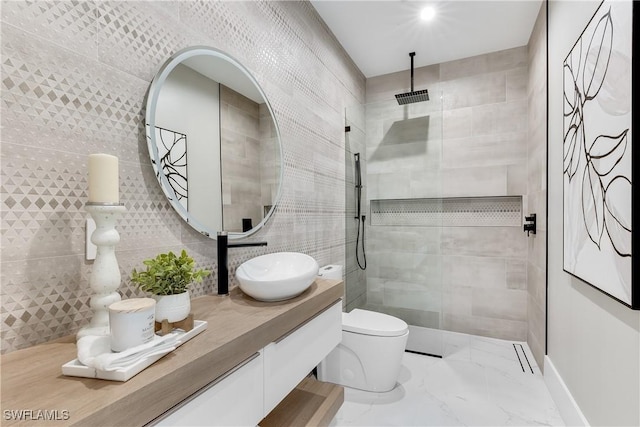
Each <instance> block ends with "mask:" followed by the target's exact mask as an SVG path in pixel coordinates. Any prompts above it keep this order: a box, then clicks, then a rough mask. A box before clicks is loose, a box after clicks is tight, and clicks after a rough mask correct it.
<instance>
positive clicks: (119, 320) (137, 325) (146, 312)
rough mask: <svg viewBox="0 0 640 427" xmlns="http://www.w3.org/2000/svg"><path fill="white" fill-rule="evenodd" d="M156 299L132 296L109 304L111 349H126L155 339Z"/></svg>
mask: <svg viewBox="0 0 640 427" xmlns="http://www.w3.org/2000/svg"><path fill="white" fill-rule="evenodd" d="M155 310H156V301H155V300H154V299H152V298H131V299H125V300H122V301H118V302H114V303H113V304H111V305H110V306H109V328H110V330H111V350H112V351H124V350H126V349H128V348H131V347H135V346H138V345H142V344H145V343H147V342H149V341H151V340H152V339H153V335H154V333H155V331H154V326H155V324H154V322H155Z"/></svg>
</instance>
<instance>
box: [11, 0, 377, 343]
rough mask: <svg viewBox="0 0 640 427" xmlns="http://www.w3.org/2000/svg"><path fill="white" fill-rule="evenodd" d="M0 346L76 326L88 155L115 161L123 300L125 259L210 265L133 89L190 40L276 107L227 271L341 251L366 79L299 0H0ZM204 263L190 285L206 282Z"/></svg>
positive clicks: (84, 316)
mask: <svg viewBox="0 0 640 427" xmlns="http://www.w3.org/2000/svg"><path fill="white" fill-rule="evenodd" d="M1 31H2V33H1V40H2V106H1V108H2V110H1V113H2V136H1V137H2V147H1V157H0V162H1V166H2V170H1V178H2V183H1V198H2V226H1V227H2V228H1V243H2V254H1V262H2V266H1V268H2V271H1V281H2V312H1V328H2V331H1V341H2V347H1V349H2V352H8V351H13V350H16V349H19V348H23V347H28V346H31V345H34V344H37V343H42V342H45V341H49V340H51V339H53V338H57V337H61V336H64V335H67V334H70V333H74V332H75V331H76V330H77V329H78V328H79V327H80V326H82V325H83V324H85V323H86V322H87V321H88V320H89V314H90V313H89V305H88V303H89V297H90V290H89V287H88V277H89V275H90V272H91V267H92V263H91V262H87V261H85V260H84V240H85V235H84V234H85V232H84V221H85V218H86V217H87V214H86V212H85V211H84V208H83V206H84V204H85V202H86V201H87V200H86V198H87V193H86V188H87V182H86V181H87V176H86V171H87V156H88V155H89V154H91V153H96V152H105V153H109V154H113V155H116V156H118V157H119V159H120V194H121V201H122V202H124V204H125V206H126V208H127V213H126V214H124V215H123V216H122V217H121V219H120V220H119V221H118V225H117V230H118V232H119V233H120V236H121V241H120V244H119V245H118V246H117V252H116V254H117V257H118V260H119V264H120V269H121V273H122V277H123V284H122V286H121V288H120V291H121V293H122V294H123V295H124V296H125V297H129V296H132V295H135V294H136V291H135V290H134V288H133V287H132V286H131V284H130V282H129V275H130V272H131V270H132V268H134V267H139V266H140V265H141V262H142V260H143V259H145V258H149V257H153V256H155V255H156V254H158V253H159V252H165V251H168V250H174V251H177V250H180V249H182V248H186V249H187V250H188V251H189V253H190V254H191V255H193V256H194V258H195V259H196V261H197V262H198V264H199V265H201V266H203V267H205V268H208V269H210V270H213V271H214V273H215V271H216V270H217V268H216V265H215V261H214V260H215V249H214V248H215V244H214V242H213V241H211V240H209V239H206V238H204V237H203V236H201V235H200V234H199V233H197V232H196V231H194V230H192V229H191V228H189V227H188V226H186V225H185V224H184V223H183V222H182V220H181V219H180V218H179V217H178V215H177V214H175V213H174V212H173V210H172V209H171V207H170V205H169V203H168V202H167V201H166V200H165V198H164V196H163V194H162V191H161V190H160V187H159V185H158V183H157V181H156V179H155V177H154V174H153V170H152V168H151V166H150V164H149V160H148V155H147V148H146V140H145V131H144V109H145V94H146V92H147V89H148V87H149V83H150V81H151V79H152V77H153V75H154V74H155V72H156V70H157V69H158V67H159V66H160V65H161V64H162V63H164V61H165V60H166V58H168V57H169V56H170V55H171V54H172V53H174V52H176V51H177V50H179V49H182V48H185V47H187V46H191V45H210V46H213V47H216V48H218V49H222V50H225V51H227V52H228V53H229V54H230V55H232V56H233V57H235V58H237V59H238V60H239V61H241V62H242V63H244V65H245V66H246V67H247V68H248V69H249V70H251V71H252V72H253V74H254V75H255V77H256V79H257V80H258V82H259V83H260V85H261V86H262V88H263V89H264V91H265V93H266V94H267V96H268V98H269V99H270V102H271V105H272V106H273V108H274V111H275V115H276V119H277V120H278V122H279V127H280V131H281V134H282V140H283V150H284V161H285V162H284V184H283V185H284V187H283V193H282V199H281V203H280V204H279V206H278V208H277V210H276V212H275V215H274V216H273V217H272V219H271V221H270V222H269V223H268V224H267V225H266V227H265V228H264V229H263V230H261V231H260V232H259V233H258V234H257V235H255V239H257V240H267V241H268V242H269V246H268V247H267V248H266V249H265V248H246V249H234V250H232V251H230V252H229V255H230V260H229V261H230V269H231V271H232V272H233V270H234V269H235V267H237V266H238V265H239V264H240V263H241V262H242V261H244V260H246V259H247V258H250V257H251V256H255V255H257V254H260V253H263V252H264V251H267V250H268V251H269V252H275V251H279V250H294V251H300V252H305V253H308V254H310V255H312V256H314V257H315V258H316V259H317V260H318V262H319V263H320V265H323V264H330V263H332V264H344V263H345V251H344V246H345V245H344V243H345V238H344V230H345V221H344V210H345V193H344V191H345V173H344V166H345V165H344V150H345V146H344V134H343V130H344V128H343V126H344V107H345V106H347V105H354V104H358V103H362V102H363V101H364V86H365V79H364V76H363V75H362V74H361V73H360V72H359V70H358V69H357V68H356V67H355V66H354V64H353V63H352V61H351V60H350V59H349V57H348V56H347V55H346V53H345V52H344V51H343V49H342V48H341V47H340V45H339V44H338V43H337V41H336V40H335V38H334V37H333V36H332V35H331V33H330V32H329V31H328V29H327V28H326V26H325V24H324V23H323V22H322V21H321V19H320V18H319V17H318V15H317V13H316V12H315V10H314V9H313V8H312V6H311V5H310V4H309V3H307V2H196V1H168V2H135V1H130V2H119V1H86V2H84V1H83V2H70V1H46V2H25V1H15V2H14V1H12V2H3V4H2V27H1ZM215 286H216V285H215V274H213V275H211V276H210V277H209V278H207V280H206V281H205V282H204V283H202V284H200V285H198V286H196V287H195V289H194V290H193V293H194V294H195V295H201V294H204V293H208V292H213V291H214V290H215Z"/></svg>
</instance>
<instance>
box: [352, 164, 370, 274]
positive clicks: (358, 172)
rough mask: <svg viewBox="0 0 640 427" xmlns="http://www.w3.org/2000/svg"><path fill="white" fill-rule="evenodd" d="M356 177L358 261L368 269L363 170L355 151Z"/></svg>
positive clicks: (362, 268)
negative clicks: (365, 243)
mask: <svg viewBox="0 0 640 427" xmlns="http://www.w3.org/2000/svg"><path fill="white" fill-rule="evenodd" d="M353 156H354V159H355V175H356V176H355V178H356V216H355V219H356V220H357V221H358V225H357V227H358V232H357V234H356V261H357V263H358V267H360V269H361V270H366V269H367V253H366V252H365V248H364V226H365V219H366V216H365V215H361V213H362V212H361V210H362V171H361V170H360V153H355V154H354V155H353ZM360 227H362V259H363V261H362V263H361V262H360V250H359V249H360V246H361V245H360Z"/></svg>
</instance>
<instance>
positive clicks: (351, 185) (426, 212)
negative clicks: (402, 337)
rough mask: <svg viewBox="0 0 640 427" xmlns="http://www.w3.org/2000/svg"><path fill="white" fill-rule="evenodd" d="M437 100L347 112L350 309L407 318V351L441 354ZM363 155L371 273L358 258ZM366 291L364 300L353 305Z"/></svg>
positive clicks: (383, 104)
mask: <svg viewBox="0 0 640 427" xmlns="http://www.w3.org/2000/svg"><path fill="white" fill-rule="evenodd" d="M430 98H431V99H430V101H425V102H417V103H413V104H407V105H398V103H397V102H396V100H395V99H390V100H389V101H383V102H375V103H369V104H366V105H363V106H354V107H350V108H347V110H346V124H347V129H348V131H347V132H346V137H345V140H346V154H345V156H346V158H345V164H346V168H345V170H346V176H345V182H346V186H347V187H346V192H345V193H346V201H345V202H346V210H347V214H346V230H347V249H346V250H347V283H346V288H347V309H348V310H350V309H351V308H356V307H360V308H366V309H368V310H372V311H378V312H382V313H387V314H390V315H393V316H396V317H398V318H401V319H403V320H404V321H405V322H407V323H408V324H409V325H410V326H411V332H410V333H409V342H408V344H407V349H408V350H412V351H417V352H421V353H427V354H432V355H437V356H440V355H442V325H443V314H442V313H443V301H444V292H443V286H442V283H443V280H442V272H443V269H442V253H441V246H442V245H441V238H442V228H441V225H442V215H441V213H442V206H441V205H442V199H441V197H442V194H443V193H442V184H443V183H442V167H441V159H442V96H441V94H440V93H439V91H430ZM356 153H360V170H361V173H362V191H361V194H362V197H363V200H362V215H365V216H366V220H365V230H364V236H365V241H364V247H365V252H366V260H367V268H366V270H361V269H360V268H359V266H358V262H357V259H356V242H357V240H358V239H357V237H358V234H357V226H358V220H357V219H356V218H355V213H356V206H357V200H356V199H357V197H356V196H357V191H356V184H357V177H356V176H355V175H356V174H355V172H356V167H355V158H354V154H356ZM360 219H361V218H360ZM362 232H363V230H360V233H361V234H362ZM360 260H362V255H360ZM363 273H364V274H363ZM363 291H364V298H363V297H361V296H358V298H357V299H352V300H350V298H349V296H350V295H355V294H359V295H361V294H362V292H363ZM350 304H351V306H349V305H350Z"/></svg>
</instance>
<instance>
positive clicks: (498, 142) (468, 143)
mask: <svg viewBox="0 0 640 427" xmlns="http://www.w3.org/2000/svg"><path fill="white" fill-rule="evenodd" d="M526 158H527V133H526V132H509V133H499V134H490V135H482V136H473V137H468V138H458V139H446V140H444V141H443V149H442V166H443V167H444V168H468V167H474V166H497V165H519V166H520V165H523V164H524V163H525V162H526ZM495 195H498V194H495Z"/></svg>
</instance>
